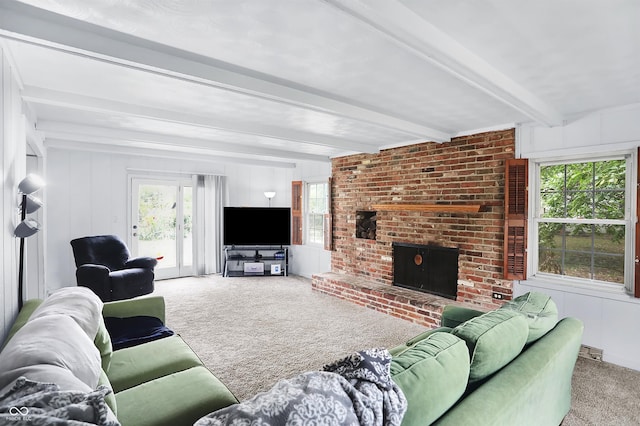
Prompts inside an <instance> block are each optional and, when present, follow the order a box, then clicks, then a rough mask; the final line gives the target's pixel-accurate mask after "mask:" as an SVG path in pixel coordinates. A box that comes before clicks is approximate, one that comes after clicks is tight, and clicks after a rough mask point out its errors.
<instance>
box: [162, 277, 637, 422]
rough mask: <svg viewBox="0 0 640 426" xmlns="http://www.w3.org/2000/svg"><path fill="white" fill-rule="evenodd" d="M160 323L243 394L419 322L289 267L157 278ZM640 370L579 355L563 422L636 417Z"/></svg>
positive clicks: (393, 337)
mask: <svg viewBox="0 0 640 426" xmlns="http://www.w3.org/2000/svg"><path fill="white" fill-rule="evenodd" d="M155 294H158V295H163V296H165V299H166V304H167V325H168V326H169V327H170V328H172V329H173V330H175V331H176V332H178V333H179V334H180V335H181V336H182V337H183V338H184V340H185V341H186V342H187V343H188V344H189V345H190V346H191V347H192V348H193V350H194V351H195V352H196V353H197V354H198V356H199V357H200V358H201V359H202V361H203V362H204V364H205V365H206V366H207V367H208V368H209V369H210V370H211V371H212V372H213V373H214V374H215V375H216V376H217V377H218V378H219V379H220V380H222V381H223V382H224V383H225V384H226V385H227V386H228V387H229V389H230V390H231V391H232V392H233V393H234V394H235V395H236V396H237V397H238V398H239V399H240V400H243V399H246V398H249V397H251V396H253V395H255V394H256V393H257V392H260V391H264V390H267V389H269V388H271V386H272V385H273V384H275V383H276V382H277V381H278V380H279V379H282V378H288V377H292V376H295V375H297V374H299V373H302V372H305V371H310V370H317V369H320V368H322V366H323V365H325V364H327V363H329V362H332V361H334V360H336V359H339V358H342V357H343V356H345V355H347V354H349V353H351V352H353V351H356V350H360V349H365V348H372V347H386V348H390V347H393V346H396V345H398V344H401V343H402V342H404V341H406V340H407V339H408V338H411V337H413V336H415V335H416V334H418V333H420V332H422V331H424V330H425V328H424V327H422V326H419V325H417V324H413V323H410V322H407V321H404V320H401V319H398V318H394V317H391V316H388V315H385V314H382V313H379V312H376V311H373V310H371V309H367V308H364V307H360V306H357V305H354V304H352V303H349V302H346V301H343V300H340V299H337V298H334V297H331V296H327V295H324V294H320V293H316V292H313V291H312V290H311V282H310V280H308V279H305V278H301V277H296V276H290V277H286V278H279V277H242V278H222V277H220V276H215V275H213V276H207V277H193V278H182V279H176V280H164V281H157V282H156V292H155ZM639 402H640V372H638V371H634V370H629V369H625V368H622V367H618V366H614V365H611V364H608V363H604V362H597V361H592V360H588V359H584V358H579V359H578V362H577V364H576V369H575V374H574V379H573V397H572V409H571V412H570V413H569V415H568V416H567V417H566V418H565V420H564V422H563V426H581V425H596V426H600V425H612V426H613V425H616V426H620V425H640V410H639V409H638V404H639Z"/></svg>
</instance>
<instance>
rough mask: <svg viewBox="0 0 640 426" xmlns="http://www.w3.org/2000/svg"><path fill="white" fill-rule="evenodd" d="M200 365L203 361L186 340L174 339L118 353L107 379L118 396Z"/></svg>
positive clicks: (173, 337)
mask: <svg viewBox="0 0 640 426" xmlns="http://www.w3.org/2000/svg"><path fill="white" fill-rule="evenodd" d="M198 365H202V362H201V361H200V359H199V358H198V356H197V355H196V354H195V353H194V352H193V351H192V350H191V348H190V347H189V346H188V345H187V344H186V343H185V342H184V341H183V340H182V338H181V337H180V336H171V337H165V338H164V339H159V340H154V341H153V342H147V343H145V344H142V345H138V346H131V347H129V348H124V349H120V350H117V351H114V352H113V355H112V356H111V366H110V367H109V371H107V376H108V377H109V381H110V382H111V385H112V386H113V390H114V391H115V392H116V393H118V392H120V391H123V390H125V389H128V388H130V387H133V386H137V385H139V384H140V383H144V382H147V381H149V380H153V379H157V378H158V377H162V376H166V375H168V374H171V373H175V372H177V371H182V370H186V369H187V368H190V367H195V366H198Z"/></svg>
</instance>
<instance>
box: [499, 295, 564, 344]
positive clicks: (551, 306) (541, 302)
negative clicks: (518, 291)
mask: <svg viewBox="0 0 640 426" xmlns="http://www.w3.org/2000/svg"><path fill="white" fill-rule="evenodd" d="M500 309H508V310H512V311H516V312H520V313H521V314H522V315H524V317H525V319H526V320H527V323H528V325H529V337H528V338H527V343H532V342H535V341H536V340H538V339H539V338H541V337H542V336H544V335H545V334H547V332H549V330H551V329H552V328H553V327H555V325H556V324H557V323H558V307H557V306H556V304H555V302H554V301H553V300H551V297H549V296H547V295H546V294H543V293H538V292H529V293H525V294H523V295H522V296H518V297H516V298H515V299H513V300H511V301H509V302H507V303H505V304H504V305H502V306H501V307H500Z"/></svg>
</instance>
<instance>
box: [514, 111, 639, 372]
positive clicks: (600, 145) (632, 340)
mask: <svg viewBox="0 0 640 426" xmlns="http://www.w3.org/2000/svg"><path fill="white" fill-rule="evenodd" d="M638 146H640V105H632V106H628V107H625V108H617V109H611V110H606V111H600V112H597V113H593V114H590V115H588V116H585V117H582V118H578V119H576V120H574V121H572V122H571V123H568V124H567V125H565V126H562V127H556V128H542V127H536V126H523V127H522V128H521V129H520V130H519V132H518V137H517V138H516V150H517V151H518V152H519V153H520V154H521V156H522V158H530V159H531V158H544V157H553V156H564V155H569V156H570V155H576V154H584V153H599V152H602V153H606V152H611V151H617V150H627V149H633V148H636V147H638ZM534 290H535V291H541V292H543V293H546V294H548V295H550V296H551V297H553V299H554V301H555V302H556V303H557V304H558V308H559V310H560V314H561V316H574V317H577V318H580V319H581V320H582V321H584V324H585V331H584V338H583V344H585V345H588V346H592V347H595V348H599V349H602V350H603V359H604V360H605V361H608V362H612V363H615V364H618V365H622V366H625V367H629V368H633V369H636V370H640V339H638V338H637V336H638V331H637V327H638V326H637V324H638V323H640V299H636V298H633V297H632V296H630V295H627V294H620V293H618V294H615V293H607V292H604V291H595V290H591V289H581V288H578V287H569V286H567V285H562V284H557V283H554V282H549V281H545V280H543V279H540V278H535V279H529V280H526V281H519V282H516V283H515V286H514V292H515V294H516V295H520V294H523V293H526V292H527V291H534Z"/></svg>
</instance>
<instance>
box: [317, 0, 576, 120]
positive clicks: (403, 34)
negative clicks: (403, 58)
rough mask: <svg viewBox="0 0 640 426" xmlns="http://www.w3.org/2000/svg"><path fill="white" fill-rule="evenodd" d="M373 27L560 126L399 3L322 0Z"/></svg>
mask: <svg viewBox="0 0 640 426" xmlns="http://www.w3.org/2000/svg"><path fill="white" fill-rule="evenodd" d="M323 1H325V2H327V3H329V4H331V5H333V6H334V7H336V8H338V9H340V10H343V11H344V12H346V13H347V14H349V15H351V16H353V17H355V18H356V19H358V20H360V21H362V22H364V23H366V24H368V25H369V26H371V27H373V28H375V29H376V30H377V31H379V32H380V33H382V34H384V35H386V36H387V37H389V38H390V39H391V40H393V41H394V42H396V43H397V44H398V45H400V46H402V47H404V48H405V49H407V50H409V51H411V52H412V53H413V54H415V55H417V56H419V57H421V58H423V59H425V60H428V61H429V62H431V63H433V64H435V65H437V66H439V67H440V68H442V69H443V70H445V71H447V72H448V73H450V74H452V75H454V76H455V77H457V78H459V79H460V80H462V81H464V82H466V83H467V84H469V85H471V86H473V87H476V88H477V89H479V90H482V91H483V92H485V93H487V94H488V95H490V96H492V97H494V98H495V99H498V100H499V101H501V102H503V103H505V104H507V105H509V106H510V107H512V108H514V109H516V110H518V111H520V112H522V113H523V114H525V115H527V116H528V117H530V118H531V119H532V120H534V121H537V122H538V123H541V124H544V125H546V126H560V125H562V124H563V121H564V117H563V115H562V114H561V113H560V112H559V111H557V110H556V109H555V108H554V107H553V106H552V105H549V104H548V103H546V102H544V101H543V100H541V99H540V98H538V97H537V96H536V95H535V94H533V93H531V92H530V91H528V90H527V89H525V88H524V87H522V86H521V85H520V84H518V83H516V82H515V81H514V80H513V79H511V78H510V77H509V76H507V75H505V74H504V73H502V72H501V71H500V70H498V69H496V68H495V67H493V66H492V65H491V64H489V63H488V62H487V61H485V60H484V59H483V58H481V57H479V56H478V55H476V54H475V53H473V52H472V51H470V50H468V49H467V48H466V47H464V46H463V45H462V44H460V43H459V42H457V41H456V40H454V39H453V38H451V37H450V36H449V35H447V34H446V33H445V32H443V31H441V30H440V29H439V28H437V27H436V26H434V25H433V24H431V23H430V22H428V21H427V20H425V18H423V17H421V16H419V15H418V14H416V13H415V12H413V11H412V10H411V9H409V8H408V7H407V6H405V5H403V4H402V3H400V2H399V1H398V0H323Z"/></svg>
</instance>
